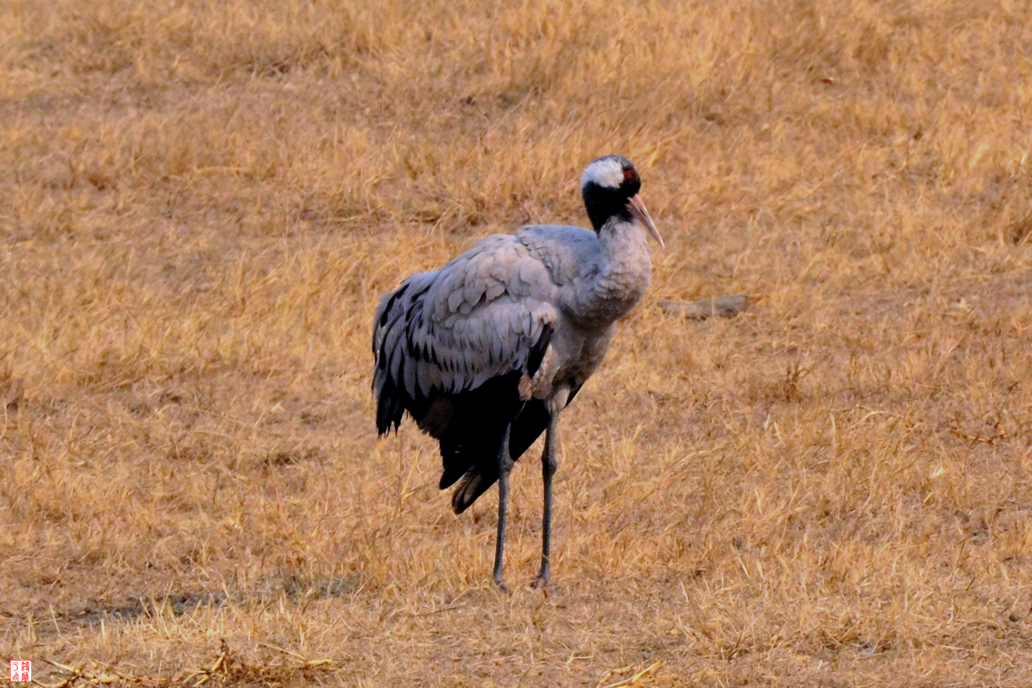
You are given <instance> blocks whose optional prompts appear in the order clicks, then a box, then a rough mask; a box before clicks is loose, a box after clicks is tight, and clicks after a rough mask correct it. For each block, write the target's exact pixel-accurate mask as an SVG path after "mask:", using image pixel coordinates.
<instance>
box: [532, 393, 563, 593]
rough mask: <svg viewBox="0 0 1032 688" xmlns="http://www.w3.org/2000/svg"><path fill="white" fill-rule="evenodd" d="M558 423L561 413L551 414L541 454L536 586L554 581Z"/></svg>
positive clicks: (539, 586)
mask: <svg viewBox="0 0 1032 688" xmlns="http://www.w3.org/2000/svg"><path fill="white" fill-rule="evenodd" d="M564 403H565V402H564ZM558 425H559V414H558V413H553V414H551V416H550V417H549V419H548V429H547V430H546V431H545V451H544V452H543V453H542V454H541V477H542V479H543V482H544V488H545V490H544V491H545V497H544V502H545V514H544V519H543V521H542V524H541V570H540V571H539V572H538V575H537V578H535V579H534V582H533V583H532V585H533V586H534V587H535V588H544V587H546V586H548V585H550V584H551V583H552V566H551V564H552V548H551V545H552V476H553V475H555V469H556V468H558V466H559V461H558V459H556V456H555V446H556V441H557V439H558V435H559V430H558Z"/></svg>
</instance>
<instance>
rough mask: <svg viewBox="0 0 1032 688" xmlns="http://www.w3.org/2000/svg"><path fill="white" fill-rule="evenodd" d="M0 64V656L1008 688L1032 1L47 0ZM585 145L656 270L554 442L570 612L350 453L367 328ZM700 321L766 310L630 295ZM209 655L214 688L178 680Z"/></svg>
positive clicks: (424, 499)
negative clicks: (648, 232) (639, 191)
mask: <svg viewBox="0 0 1032 688" xmlns="http://www.w3.org/2000/svg"><path fill="white" fill-rule="evenodd" d="M0 35H3V36H4V37H5V40H3V41H0V332H2V333H3V334H2V336H0V466H2V467H3V474H4V480H2V481H0V524H2V526H3V527H2V528H0V589H2V590H3V591H4V594H3V595H2V596H0V655H2V656H4V657H10V658H12V659H14V658H17V659H42V658H44V657H46V658H48V659H50V660H52V661H54V662H56V663H59V664H61V665H64V666H65V667H69V668H77V669H78V670H79V671H80V672H84V671H85V672H92V673H91V674H90V675H91V676H94V677H95V678H96V677H100V676H108V675H110V676H115V677H116V678H117V679H118V681H119V682H121V683H123V684H125V685H133V684H134V681H137V679H140V680H142V679H143V678H147V677H150V678H151V679H153V680H154V681H156V682H157V683H158V684H161V682H165V683H166V684H168V685H179V684H177V683H176V681H179V682H180V683H182V681H183V680H185V678H184V677H190V680H200V679H201V678H203V677H205V676H207V677H208V678H207V681H208V682H209V684H213V683H219V682H221V684H225V685H228V684H230V683H237V684H240V683H243V684H248V683H250V684H254V685H259V684H263V685H267V684H271V683H277V684H281V685H306V684H308V683H311V682H320V683H332V684H343V685H367V686H381V685H382V686H387V685H399V684H414V685H433V686H437V685H441V686H443V685H447V686H462V685H477V686H480V685H487V684H496V685H515V684H518V683H522V684H533V685H599V686H606V685H610V684H615V685H683V684H686V683H687V684H695V685H714V686H715V685H755V684H765V685H785V686H796V685H841V686H850V685H867V684H872V683H877V684H878V685H887V686H893V685H899V686H903V685H915V684H924V685H944V684H949V685H960V684H964V685H976V684H978V685H983V684H984V685H989V684H991V685H1000V686H1008V685H1009V686H1020V685H1024V684H1025V683H1027V679H1026V678H1025V677H1026V676H1027V675H1028V670H1029V666H1030V663H1032V655H1030V652H1029V647H1032V645H1030V640H1032V636H1030V630H1029V628H1030V627H1029V623H1030V622H1032V621H1030V613H1032V597H1030V595H1029V590H1030V589H1032V579H1030V574H1029V566H1028V552H1029V551H1030V545H1032V519H1030V515H1029V509H1028V505H1029V504H1030V503H1032V483H1030V480H1029V475H1030V468H1032V466H1030V458H1029V457H1030V451H1032V435H1030V423H1029V418H1030V409H1032V392H1030V390H1029V386H1028V383H1027V381H1028V380H1029V379H1030V377H1032V376H1030V372H1032V355H1030V353H1029V352H1030V351H1032V347H1030V346H1029V343H1030V342H1029V337H1030V330H1029V327H1028V324H1027V323H1028V322H1029V321H1030V316H1032V312H1030V302H1029V293H1030V291H1032V289H1030V287H1032V280H1030V277H1029V275H1030V274H1032V273H1030V271H1029V268H1030V254H1029V250H1030V249H1029V247H1028V241H1027V237H1026V235H1027V234H1028V232H1027V231H1025V230H1024V229H1022V228H1023V227H1025V225H1027V224H1028V222H1027V218H1028V216H1029V212H1030V208H1032V190H1030V188H1032V187H1030V183H1029V182H1030V175H1032V167H1030V162H1029V152H1030V147H1032V129H1030V120H1029V117H1028V113H1029V112H1032V108H1030V100H1032V89H1030V87H1029V86H1028V84H1032V78H1030V76H1032V49H1030V48H1032V10H1030V8H1029V6H1028V5H1027V4H1026V3H1020V2H1012V1H1009V0H996V1H994V2H985V3H964V2H954V1H952V0H920V1H918V2H909V3H901V2H890V1H875V0H848V1H845V2H830V1H827V0H793V1H791V2H784V3H777V4H776V5H775V4H764V3H754V2H748V1H740V2H726V3H707V2H696V3H689V4H684V3H674V2H664V1H659V2H651V3H642V4H626V3H625V4H619V3H617V4H614V3H599V2H595V1H594V0H578V1H574V2H565V3H556V2H552V1H551V0H526V1H524V2H520V3H515V4H511V5H507V6H505V7H502V6H498V7H493V6H485V5H484V4H482V3H476V2H471V1H467V0H458V1H457V2H449V3H442V2H430V3H423V4H422V5H421V6H420V7H418V8H415V7H412V6H410V5H409V4H404V3H393V2H392V3H370V2H367V0H333V1H331V2H318V3H315V2H291V3H280V2H265V1H261V0H235V1H233V2H228V3H217V4H213V3H201V2H195V1H194V0H161V1H159V2H147V3H142V2H137V1H135V0H80V1H78V2H66V1H64V0H47V1H44V2H28V1H21V2H18V1H16V2H9V3H6V4H4V5H3V6H2V7H0ZM608 152H620V153H622V154H624V155H627V156H628V157H629V158H631V159H632V160H634V161H635V162H636V163H637V165H638V167H639V168H640V169H641V171H642V175H643V177H644V180H645V192H644V193H645V194H646V197H647V201H648V204H649V208H650V210H651V212H652V214H653V216H654V217H655V218H656V219H657V223H658V224H659V225H660V227H661V230H662V231H663V234H664V237H665V238H666V240H667V244H668V248H667V250H666V251H664V252H662V253H657V254H656V256H655V257H654V263H655V267H656V271H655V280H654V286H653V288H652V291H651V293H650V294H649V296H648V297H647V299H646V302H645V303H643V304H642V306H641V307H640V308H639V309H638V310H637V311H636V313H635V314H633V315H632V316H631V317H630V318H629V319H628V320H627V321H626V322H625V323H624V324H623V328H622V332H621V334H620V335H619V336H618V338H617V340H616V342H615V344H614V348H613V351H612V352H611V354H610V357H609V360H608V361H607V364H606V365H605V366H604V367H603V369H602V370H601V371H600V372H599V373H598V374H597V375H596V377H595V378H594V379H593V380H592V382H591V383H590V384H589V385H588V388H587V389H586V390H585V392H584V393H583V394H582V395H580V396H579V397H578V400H577V403H576V404H574V405H573V406H572V407H571V409H570V410H569V412H568V413H567V414H565V415H564V421H563V425H564V435H563V436H564V447H563V448H564V452H563V459H562V461H561V464H560V473H559V482H558V487H557V495H556V502H557V503H556V524H557V527H558V532H557V543H556V550H557V551H556V558H557V561H556V577H557V579H558V581H559V585H558V587H557V588H556V589H554V590H551V591H549V592H548V594H547V595H542V594H540V593H538V592H535V591H531V590H525V589H522V588H521V589H517V590H515V591H514V592H513V594H512V595H511V596H502V595H499V594H498V593H496V592H495V591H494V590H493V589H492V588H491V584H490V582H489V576H488V570H489V566H490V557H491V547H490V543H491V540H492V538H493V532H494V528H493V520H494V505H493V500H492V498H490V497H488V498H485V499H484V500H483V502H484V503H483V504H478V506H477V507H476V508H474V509H472V510H471V513H469V514H466V515H464V516H463V517H461V518H456V517H454V516H453V515H452V514H451V513H450V511H449V509H448V508H447V503H446V499H447V498H446V496H444V495H441V494H439V493H438V491H437V490H436V485H435V483H436V477H435V474H436V471H437V468H438V461H439V459H438V458H437V456H436V454H435V450H434V447H433V446H432V444H431V443H430V442H429V441H427V440H426V438H424V437H422V436H420V435H419V434H418V432H417V431H416V430H415V429H414V428H412V427H407V428H405V429H403V430H402V431H401V433H400V434H399V435H398V437H397V438H393V437H392V438H391V439H390V441H387V442H378V441H377V440H376V438H375V431H374V428H373V423H372V421H371V399H370V398H369V392H368V385H369V366H370V356H369V354H368V351H367V345H368V329H369V324H370V323H369V321H370V317H371V313H372V309H373V307H374V303H375V300H376V298H377V297H378V295H379V294H380V293H382V292H384V291H386V290H388V289H390V288H392V287H394V286H395V285H396V284H397V283H398V281H399V280H400V279H401V278H403V277H404V276H405V275H407V274H409V273H410V272H412V271H414V270H420V269H426V268H430V267H433V266H435V265H438V264H440V263H441V262H443V261H444V260H446V259H447V258H448V257H450V256H451V255H454V254H455V253H456V252H457V251H460V250H462V249H463V248H465V247H468V246H469V245H470V243H471V242H472V241H473V240H474V239H476V238H479V237H481V236H484V235H487V234H490V233H492V232H508V231H511V230H512V229H513V228H514V227H516V226H517V225H519V224H521V223H526V222H543V221H544V222H575V223H583V218H582V216H583V210H582V209H581V207H580V200H579V198H578V195H577V178H578V176H579V174H580V171H581V169H582V168H583V165H584V164H585V163H586V162H588V161H589V160H590V159H592V158H593V157H595V156H596V155H599V154H603V153H608ZM723 294H750V295H755V296H756V297H757V301H758V304H759V305H758V306H757V307H755V308H753V309H750V310H749V311H748V312H746V313H744V314H742V315H741V316H739V317H738V318H736V319H733V320H722V319H710V320H706V321H703V322H691V321H686V320H680V319H675V318H670V317H668V316H666V315H664V314H663V312H662V309H661V308H660V307H659V302H660V300H662V299H673V300H680V301H690V300H698V299H704V298H711V297H714V296H719V295H723ZM529 463H533V461H530V462H529ZM521 464H522V462H521ZM531 468H533V466H531ZM536 475H537V473H536V471H535V470H528V468H527V467H526V466H522V467H518V468H517V470H516V478H515V481H514V482H515V486H514V497H513V506H512V524H513V525H512V538H511V543H510V548H509V549H510V555H509V572H508V573H509V576H510V579H511V581H513V582H515V581H518V580H519V579H520V577H521V576H523V577H526V579H527V580H528V581H529V580H530V577H531V575H532V573H533V568H534V565H535V557H536V556H537V551H538V546H539V541H538V537H539V534H538V533H539V524H538V520H539V510H540V503H539V500H540V496H539V486H538V481H537V479H536V477H535V476H536ZM223 642H225V643H227V645H226V646H223V644H222V643H223ZM269 646H273V647H275V648H280V649H282V650H285V651H287V654H284V653H283V652H280V651H279V650H277V651H275V652H271V653H270V650H269ZM225 647H231V648H233V652H232V656H233V657H234V658H235V659H234V661H235V662H237V664H233V666H235V667H245V668H247V672H251V673H247V672H244V673H239V672H238V673H233V672H229V671H228V670H227V671H222V672H217V671H215V670H211V671H209V672H208V673H207V674H204V673H203V672H202V673H200V674H192V675H191V674H190V673H189V672H191V671H196V668H197V667H199V666H209V667H210V666H211V662H212V661H213V660H212V658H213V657H214V658H218V657H222V656H229V655H227V654H226V651H225V649H224V648H225ZM289 653H296V655H291V654H289ZM297 657H301V658H311V657H316V658H326V659H332V660H333V663H332V664H328V665H325V666H322V665H320V667H318V668H312V669H311V671H310V673H305V671H307V670H305V671H302V670H301V669H299V667H300V664H298V662H300V661H301V660H297V661H294V659H297ZM288 658H294V659H288ZM304 661H308V660H304ZM91 662H95V664H91ZM225 666H226V667H228V666H229V664H225ZM241 671H243V669H241ZM82 676H83V678H85V677H86V675H85V673H83V674H82ZM37 678H41V679H42V680H43V681H45V682H47V683H56V682H58V681H60V680H65V679H67V678H68V676H67V675H66V674H62V673H61V671H58V670H54V671H51V670H49V669H46V668H40V666H39V665H37ZM77 680H79V679H77Z"/></svg>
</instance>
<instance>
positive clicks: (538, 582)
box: [530, 573, 552, 590]
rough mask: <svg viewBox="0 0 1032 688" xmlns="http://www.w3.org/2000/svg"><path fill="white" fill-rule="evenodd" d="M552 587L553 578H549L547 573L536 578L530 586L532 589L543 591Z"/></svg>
mask: <svg viewBox="0 0 1032 688" xmlns="http://www.w3.org/2000/svg"><path fill="white" fill-rule="evenodd" d="M551 585H552V577H551V576H549V575H548V574H547V573H544V574H542V573H539V574H538V575H537V577H536V578H534V580H533V582H532V583H531V584H530V587H532V588H534V589H535V590H543V589H544V588H547V587H549V586H551Z"/></svg>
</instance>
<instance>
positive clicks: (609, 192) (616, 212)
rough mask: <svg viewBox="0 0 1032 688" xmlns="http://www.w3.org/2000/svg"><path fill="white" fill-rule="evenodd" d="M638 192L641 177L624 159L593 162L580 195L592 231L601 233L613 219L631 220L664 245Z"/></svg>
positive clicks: (619, 157) (617, 158)
mask: <svg viewBox="0 0 1032 688" xmlns="http://www.w3.org/2000/svg"><path fill="white" fill-rule="evenodd" d="M640 190H641V177H639V176H638V171H637V170H636V169H634V165H633V164H632V163H631V161H630V160H628V159H627V158H625V157H622V156H619V155H606V156H604V157H601V158H596V159H595V160H593V161H592V162H591V164H590V165H588V167H587V168H586V169H585V170H584V176H582V177H581V193H582V194H583V195H584V206H585V207H586V208H587V210H588V217H589V218H590V219H591V225H592V226H593V227H594V228H595V231H596V232H597V231H599V230H601V229H602V227H603V226H604V225H605V224H606V222H608V221H609V220H610V218H613V217H617V218H619V219H623V220H625V221H630V220H632V219H633V220H637V221H638V223H639V224H640V225H641V226H642V227H644V228H645V229H646V230H648V232H649V234H651V235H652V237H653V238H654V239H655V240H656V241H657V242H658V243H659V245H660V246H663V238H662V237H661V236H659V231H658V230H657V229H656V225H655V223H654V222H653V221H652V217H651V216H650V215H649V211H648V210H646V209H645V204H644V203H642V201H641V197H640V196H638V191H640Z"/></svg>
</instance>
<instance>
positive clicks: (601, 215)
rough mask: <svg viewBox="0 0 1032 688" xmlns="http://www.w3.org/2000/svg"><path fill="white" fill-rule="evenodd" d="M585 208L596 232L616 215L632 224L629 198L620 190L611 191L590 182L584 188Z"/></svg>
mask: <svg viewBox="0 0 1032 688" xmlns="http://www.w3.org/2000/svg"><path fill="white" fill-rule="evenodd" d="M583 192H584V207H585V208H586V209H587V211H588V219H589V220H591V226H592V227H593V228H594V229H595V231H596V232H598V231H601V229H602V227H603V226H604V225H605V224H606V222H608V221H609V218H611V217H613V216H614V215H615V216H616V217H618V218H619V219H621V220H624V221H626V222H630V221H631V219H632V217H633V216H632V215H631V211H630V210H629V209H628V208H627V197H626V196H625V195H624V193H623V192H621V190H619V189H610V188H605V187H602V186H599V185H598V184H595V183H594V182H589V183H588V184H587V185H586V186H585V187H584V190H583Z"/></svg>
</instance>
